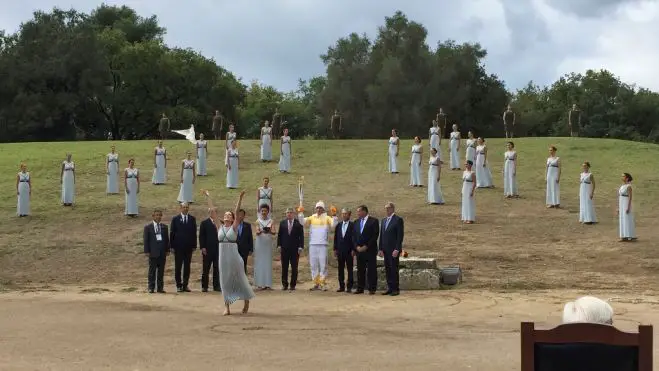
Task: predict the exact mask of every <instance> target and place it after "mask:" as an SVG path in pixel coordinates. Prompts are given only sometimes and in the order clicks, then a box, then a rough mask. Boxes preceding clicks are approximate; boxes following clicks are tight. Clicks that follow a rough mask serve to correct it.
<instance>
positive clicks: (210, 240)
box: [199, 207, 222, 292]
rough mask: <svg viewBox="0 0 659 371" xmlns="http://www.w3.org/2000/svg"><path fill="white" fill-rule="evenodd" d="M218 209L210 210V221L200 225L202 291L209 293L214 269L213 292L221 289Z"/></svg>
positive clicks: (207, 220)
mask: <svg viewBox="0 0 659 371" xmlns="http://www.w3.org/2000/svg"><path fill="white" fill-rule="evenodd" d="M216 221H217V209H216V208H214V207H213V208H210V209H208V219H206V220H204V221H202V222H201V224H199V248H200V249H201V254H202V271H201V291H202V292H208V274H209V273H210V270H211V266H212V267H213V291H222V289H221V288H220V269H219V264H220V262H219V257H220V255H219V250H218V249H219V241H218V240H217V227H216V226H215V222H216Z"/></svg>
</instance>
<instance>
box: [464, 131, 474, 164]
mask: <svg viewBox="0 0 659 371" xmlns="http://www.w3.org/2000/svg"><path fill="white" fill-rule="evenodd" d="M465 147H467V149H466V150H465V161H471V162H473V163H475V162H476V138H475V137H474V133H473V132H472V131H470V132H468V133H467V140H466V141H465Z"/></svg>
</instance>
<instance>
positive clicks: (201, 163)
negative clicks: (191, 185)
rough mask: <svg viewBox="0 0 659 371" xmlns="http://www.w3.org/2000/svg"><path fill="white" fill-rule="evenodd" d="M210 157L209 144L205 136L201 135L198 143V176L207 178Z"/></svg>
mask: <svg viewBox="0 0 659 371" xmlns="http://www.w3.org/2000/svg"><path fill="white" fill-rule="evenodd" d="M207 157H208V142H206V141H205V140H204V134H199V140H198V141H197V171H196V173H197V176H206V158H207Z"/></svg>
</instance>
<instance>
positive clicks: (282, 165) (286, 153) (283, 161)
mask: <svg viewBox="0 0 659 371" xmlns="http://www.w3.org/2000/svg"><path fill="white" fill-rule="evenodd" d="M292 155H293V147H292V143H291V137H290V136H289V135H288V128H285V129H284V135H282V137H281V151H280V152H279V171H280V172H282V173H290V172H291V156H292Z"/></svg>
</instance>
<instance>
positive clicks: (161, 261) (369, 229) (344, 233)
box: [143, 201, 405, 296]
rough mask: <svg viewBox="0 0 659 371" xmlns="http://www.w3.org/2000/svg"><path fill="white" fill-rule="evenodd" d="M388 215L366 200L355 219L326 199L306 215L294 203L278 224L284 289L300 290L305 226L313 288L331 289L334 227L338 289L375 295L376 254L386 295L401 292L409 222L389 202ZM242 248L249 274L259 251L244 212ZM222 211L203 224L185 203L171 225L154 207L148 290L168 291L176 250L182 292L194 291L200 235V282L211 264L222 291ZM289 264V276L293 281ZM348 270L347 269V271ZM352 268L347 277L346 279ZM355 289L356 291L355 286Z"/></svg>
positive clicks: (215, 285) (148, 235) (148, 232)
mask: <svg viewBox="0 0 659 371" xmlns="http://www.w3.org/2000/svg"><path fill="white" fill-rule="evenodd" d="M385 213H386V217H385V218H384V219H382V221H381V222H379V221H378V219H377V218H375V217H373V216H371V215H369V212H368V207H366V206H365V205H362V206H359V207H358V208H357V219H355V220H351V211H350V210H349V209H343V210H341V220H339V219H338V218H336V217H329V216H327V214H326V212H325V205H324V203H322V201H319V202H318V203H317V204H316V208H315V214H314V215H312V216H310V217H306V218H305V217H304V215H303V214H302V213H301V212H300V213H298V216H297V218H296V215H295V211H294V210H293V209H292V208H289V209H287V210H286V219H284V220H282V221H281V222H280V224H279V230H278V231H277V249H278V250H279V253H280V258H281V283H282V290H291V291H292V290H295V288H296V285H297V276H298V262H299V258H300V254H301V253H302V252H303V251H304V233H305V232H304V227H305V226H308V227H309V262H310V265H311V271H312V279H313V282H314V286H313V287H312V288H311V290H322V291H325V290H326V287H327V286H326V277H327V251H328V240H329V233H330V231H331V229H333V230H334V242H333V245H332V251H333V253H334V258H335V259H337V262H338V281H339V289H338V290H337V292H346V293H352V292H354V293H355V294H363V293H365V292H366V291H368V293H369V294H371V295H373V294H375V292H376V289H377V280H378V275H377V258H378V256H380V257H382V258H383V259H384V266H385V272H386V280H387V291H386V292H384V293H382V294H383V295H392V296H396V295H399V293H400V287H399V275H398V261H399V257H400V255H401V254H402V252H403V238H404V233H405V232H404V223H403V219H402V218H401V217H399V216H398V215H396V214H395V207H394V204H393V203H387V204H386V205H385ZM237 217H238V219H239V221H240V224H239V228H238V240H237V245H238V251H239V253H240V255H241V257H242V258H243V262H244V269H245V273H247V260H248V257H249V256H250V255H252V253H253V251H254V237H253V235H252V228H251V225H250V223H248V222H246V221H245V211H244V210H240V211H239V213H238V215H237ZM216 218H217V211H216V210H215V209H209V216H208V218H207V219H205V220H204V221H202V222H201V223H200V225H199V233H198V234H197V221H196V219H195V217H194V216H192V215H190V214H189V205H188V204H186V203H183V204H181V206H180V213H179V214H178V215H176V216H174V217H173V218H172V221H171V223H170V227H169V228H168V226H167V225H166V224H164V223H162V211H161V210H158V209H156V210H154V212H153V221H152V222H151V223H149V224H147V225H145V226H144V236H143V239H144V254H145V255H146V256H147V257H148V258H149V270H148V291H149V292H150V293H154V292H159V293H164V292H165V291H164V284H163V279H164V269H165V265H166V259H167V256H168V255H169V254H170V252H171V253H173V254H174V278H175V281H176V290H177V292H180V293H182V292H190V291H191V290H190V288H189V285H188V284H189V279H190V263H191V261H192V256H193V252H194V250H196V249H197V238H198V242H199V245H198V246H199V248H200V250H201V254H202V259H203V261H202V267H203V268H202V275H201V287H202V291H203V292H207V291H208V290H209V278H210V277H209V276H210V273H211V269H212V274H213V280H212V289H213V290H214V291H221V290H222V288H221V287H220V280H219V261H218V257H219V251H218V248H219V241H218V236H217V228H216V227H215V223H214V220H215V219H216ZM355 260H356V263H357V282H356V285H355V280H354V277H353V267H354V261H355ZM289 268H290V270H291V272H290V280H289V272H288V271H289ZM346 271H347V272H346ZM346 273H347V278H346ZM353 289H354V291H353Z"/></svg>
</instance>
